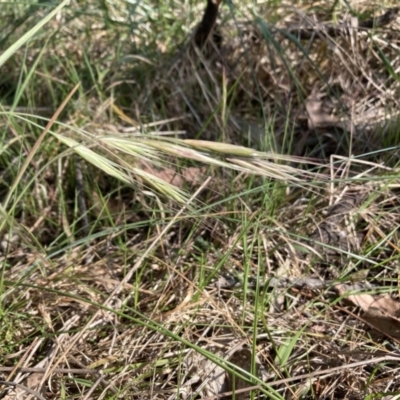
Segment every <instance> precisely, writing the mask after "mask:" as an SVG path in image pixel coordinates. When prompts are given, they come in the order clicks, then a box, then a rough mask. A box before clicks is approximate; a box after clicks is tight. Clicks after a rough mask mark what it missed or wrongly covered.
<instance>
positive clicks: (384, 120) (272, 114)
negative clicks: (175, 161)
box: [136, 3, 398, 157]
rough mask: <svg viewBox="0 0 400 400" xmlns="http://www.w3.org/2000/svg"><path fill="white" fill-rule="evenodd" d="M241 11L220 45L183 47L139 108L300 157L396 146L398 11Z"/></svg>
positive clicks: (222, 31) (207, 134)
mask: <svg viewBox="0 0 400 400" xmlns="http://www.w3.org/2000/svg"><path fill="white" fill-rule="evenodd" d="M237 7H238V8H239V10H236V11H237V12H236V13H235V14H232V13H231V12H230V11H228V10H226V9H224V8H222V9H221V8H220V9H221V10H222V11H221V13H222V17H221V19H222V22H221V23H220V24H219V26H218V28H217V30H218V36H216V38H217V39H216V40H217V42H215V41H214V42H212V41H211V43H209V45H208V46H207V48H206V49H205V50H204V51H200V50H199V49H197V48H193V46H189V47H186V48H185V49H184V50H182V51H181V52H180V53H179V55H178V57H177V58H175V59H174V60H175V61H174V62H173V65H172V67H171V64H170V63H167V64H166V66H165V67H164V66H162V65H161V66H158V67H157V68H158V73H157V76H156V78H154V76H152V77H151V79H152V81H153V85H152V87H153V88H154V89H155V90H152V91H151V93H150V95H149V92H146V94H145V97H143V96H141V97H140V99H138V100H137V101H136V104H137V108H138V109H140V110H147V107H150V108H151V110H152V113H153V114H154V115H157V116H159V117H161V115H163V116H164V117H165V115H168V116H172V115H173V116H178V115H179V116H180V117H182V123H181V126H183V127H184V128H185V129H186V131H187V132H188V134H189V135H191V136H197V137H204V138H222V139H224V140H229V141H231V142H234V143H238V142H239V143H251V144H252V145H254V146H257V147H258V148H260V146H261V147H262V148H267V149H282V151H284V152H287V151H290V152H292V153H293V152H294V153H295V154H304V153H308V154H311V155H314V156H323V157H328V156H329V155H330V154H335V153H338V152H340V153H342V154H349V152H351V153H356V154H362V153H365V152H368V151H372V150H376V149H377V148H379V146H380V145H381V141H382V137H383V138H384V139H383V140H384V141H385V143H387V144H389V143H390V140H391V137H392V135H391V134H390V131H391V129H392V127H393V123H395V122H396V121H397V114H396V109H397V106H398V105H397V96H396V87H397V85H398V82H397V78H396V73H395V71H396V70H397V66H396V65H397V64H396V62H397V60H398V56H397V52H398V49H397V47H398V46H397V44H396V43H397V42H396V40H397V39H396V37H397V35H396V32H397V30H398V18H397V14H398V10H397V9H396V8H392V9H391V8H386V9H382V8H377V7H375V8H373V7H372V6H371V5H370V3H361V4H360V3H357V5H356V6H354V8H353V9H351V10H349V9H346V8H341V7H339V6H337V9H336V8H332V9H329V7H327V8H319V7H315V6H314V5H308V6H303V7H301V6H300V5H298V6H293V5H290V6H289V5H285V4H282V3H277V4H276V5H275V6H274V5H272V4H270V3H268V5H265V7H264V9H263V8H258V9H257V10H254V9H252V8H251V7H250V6H247V5H243V6H240V5H237ZM256 13H257V14H256ZM365 14H366V15H365ZM233 15H235V17H233ZM333 20H334V22H333ZM214 38H215V36H214ZM221 38H222V39H221ZM154 80H155V81H154ZM160 101H162V103H161V102H160ZM145 112H146V111H145ZM384 132H386V135H385V134H384ZM392 144H394V143H392Z"/></svg>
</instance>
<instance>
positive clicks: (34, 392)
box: [0, 381, 46, 400]
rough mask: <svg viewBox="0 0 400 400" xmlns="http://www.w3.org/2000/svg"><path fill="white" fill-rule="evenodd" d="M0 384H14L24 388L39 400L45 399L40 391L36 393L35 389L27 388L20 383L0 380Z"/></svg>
mask: <svg viewBox="0 0 400 400" xmlns="http://www.w3.org/2000/svg"><path fill="white" fill-rule="evenodd" d="M0 385H8V386H16V387H17V388H19V389H22V390H25V392H27V393H30V394H32V395H33V396H36V397H37V398H38V399H39V400H46V399H45V398H44V397H43V396H42V395H41V394H40V393H38V392H37V391H36V390H32V389H29V388H28V387H26V386H24V385H21V384H20V383H17V382H7V381H0Z"/></svg>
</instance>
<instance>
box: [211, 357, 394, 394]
mask: <svg viewBox="0 0 400 400" xmlns="http://www.w3.org/2000/svg"><path fill="white" fill-rule="evenodd" d="M383 361H400V356H397V357H396V356H383V357H376V358H372V359H371V360H364V361H358V362H355V363H352V364H347V365H342V366H340V367H334V368H330V369H324V370H322V371H314V372H310V373H308V374H303V375H298V376H293V377H292V378H286V379H279V380H278V381H274V382H266V385H268V386H277V385H281V384H284V383H289V382H294V381H297V380H299V379H307V378H314V377H316V376H320V375H325V374H327V376H328V375H330V374H332V373H334V372H339V371H342V370H344V369H349V368H355V367H361V366H363V365H368V364H371V363H379V362H383ZM262 388H263V386H261V385H256V386H251V387H248V388H244V389H238V390H235V392H225V393H221V394H218V395H216V396H209V397H205V398H204V399H203V400H214V399H220V398H222V397H225V396H227V395H231V394H234V393H235V394H239V393H244V392H249V391H251V390H258V389H262Z"/></svg>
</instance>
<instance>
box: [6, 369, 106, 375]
mask: <svg viewBox="0 0 400 400" xmlns="http://www.w3.org/2000/svg"><path fill="white" fill-rule="evenodd" d="M47 370H48V368H35V367H0V372H14V371H16V372H21V373H23V374H24V373H39V374H40V373H44V372H46V371H47ZM53 372H54V373H56V374H75V375H99V374H100V371H99V370H97V369H87V368H86V369H85V368H56V369H55V370H54V371H53Z"/></svg>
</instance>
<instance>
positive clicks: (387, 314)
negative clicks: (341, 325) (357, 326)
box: [336, 285, 400, 339]
mask: <svg viewBox="0 0 400 400" xmlns="http://www.w3.org/2000/svg"><path fill="white" fill-rule="evenodd" d="M336 289H337V290H338V291H339V293H340V294H341V295H345V294H346V293H348V292H349V291H354V290H358V289H359V287H357V285H355V286H350V285H337V287H336ZM346 299H347V300H350V301H351V302H352V303H353V304H354V305H356V306H357V307H360V308H361V309H362V310H363V311H364V313H363V314H362V316H361V317H362V318H363V319H364V320H365V321H366V322H368V323H369V324H370V325H372V326H373V327H375V328H376V329H377V330H378V331H379V332H380V333H383V334H386V335H388V336H391V337H395V338H399V339H400V303H399V302H398V301H396V300H393V299H392V298H391V297H389V296H387V295H383V296H372V295H370V294H364V293H360V294H350V295H348V296H346Z"/></svg>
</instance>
